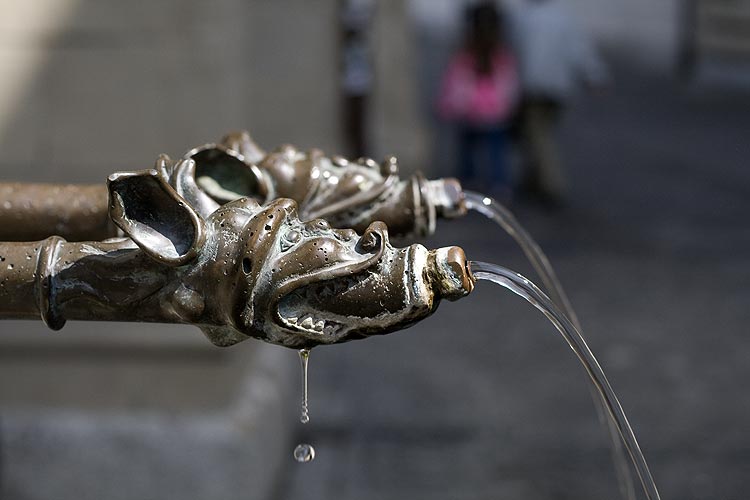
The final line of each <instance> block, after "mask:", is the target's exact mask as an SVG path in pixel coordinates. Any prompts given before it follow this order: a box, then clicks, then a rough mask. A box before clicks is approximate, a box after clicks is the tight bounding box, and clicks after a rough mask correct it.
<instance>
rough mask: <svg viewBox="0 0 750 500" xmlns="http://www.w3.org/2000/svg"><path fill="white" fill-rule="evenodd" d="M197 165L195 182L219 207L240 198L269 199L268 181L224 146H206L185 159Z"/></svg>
mask: <svg viewBox="0 0 750 500" xmlns="http://www.w3.org/2000/svg"><path fill="white" fill-rule="evenodd" d="M185 158H188V159H190V160H192V161H194V162H195V171H194V174H193V175H194V176H195V182H196V184H197V185H198V186H199V187H200V189H202V190H203V191H204V192H205V193H206V194H208V196H210V197H211V198H213V199H214V200H215V201H216V202H218V203H219V204H222V205H223V204H224V203H227V202H230V201H233V200H236V199H238V198H244V197H252V198H256V199H259V200H261V201H265V200H267V199H268V198H269V194H270V187H269V184H270V183H269V181H268V179H267V178H266V177H265V176H264V175H263V173H262V172H261V171H260V169H259V168H258V167H257V166H256V165H255V164H254V163H248V162H247V161H246V160H245V158H244V157H243V156H242V155H241V154H240V153H238V152H237V151H234V150H232V149H229V148H227V147H226V146H223V145H221V144H205V145H203V146H200V147H197V148H195V149H192V150H190V151H188V153H187V154H186V155H185Z"/></svg>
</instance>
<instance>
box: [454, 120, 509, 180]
mask: <svg viewBox="0 0 750 500" xmlns="http://www.w3.org/2000/svg"><path fill="white" fill-rule="evenodd" d="M458 154H459V177H460V178H461V180H463V181H471V180H474V179H475V178H476V177H477V176H479V178H480V179H482V180H485V179H487V178H489V179H490V180H491V182H492V187H495V188H507V187H510V181H509V178H508V177H509V176H508V159H507V155H508V131H507V128H506V127H504V126H499V125H498V126H493V127H486V128H482V127H476V126H471V125H463V126H461V128H460V129H459V141H458Z"/></svg>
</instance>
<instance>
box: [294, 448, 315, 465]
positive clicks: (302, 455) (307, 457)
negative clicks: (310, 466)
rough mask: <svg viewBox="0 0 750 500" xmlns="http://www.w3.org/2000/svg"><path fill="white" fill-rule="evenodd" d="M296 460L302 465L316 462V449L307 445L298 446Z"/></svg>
mask: <svg viewBox="0 0 750 500" xmlns="http://www.w3.org/2000/svg"><path fill="white" fill-rule="evenodd" d="M294 459H295V460H296V461H297V462H300V463H304V462H310V461H312V460H315V448H313V447H312V445H309V444H307V443H301V444H298V445H297V447H296V448H295V449H294Z"/></svg>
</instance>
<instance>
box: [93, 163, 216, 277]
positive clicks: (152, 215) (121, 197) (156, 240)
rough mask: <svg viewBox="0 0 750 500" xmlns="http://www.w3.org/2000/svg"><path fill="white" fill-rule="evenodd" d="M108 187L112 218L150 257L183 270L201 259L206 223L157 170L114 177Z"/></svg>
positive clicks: (109, 180) (118, 174)
mask: <svg viewBox="0 0 750 500" xmlns="http://www.w3.org/2000/svg"><path fill="white" fill-rule="evenodd" d="M107 186H108V188H109V216H110V218H111V219H112V221H114V223H115V224H117V226H118V227H119V228H120V229H122V230H123V231H124V232H125V234H126V235H128V236H129V237H130V238H131V239H132V240H133V241H134V242H135V244H136V245H138V246H139V247H140V248H141V250H143V251H144V252H145V253H146V254H147V255H148V256H149V257H151V258H153V259H155V260H157V261H159V262H162V263H164V264H166V265H168V266H181V265H183V264H186V263H187V262H190V261H191V260H193V259H194V258H195V257H196V256H197V255H198V252H199V249H200V247H201V245H202V244H203V240H204V238H205V236H204V222H203V219H201V217H200V216H199V215H198V214H197V213H196V212H195V210H193V209H192V208H191V207H190V206H189V205H188V203H187V202H186V201H185V200H184V199H183V198H182V197H181V196H180V195H179V194H177V192H176V191H175V190H174V189H173V188H172V187H171V186H170V185H169V184H167V182H166V181H165V180H164V178H163V177H162V176H161V175H160V174H159V173H158V172H157V171H156V170H142V171H140V172H124V173H116V174H112V175H110V176H109V178H108V179H107Z"/></svg>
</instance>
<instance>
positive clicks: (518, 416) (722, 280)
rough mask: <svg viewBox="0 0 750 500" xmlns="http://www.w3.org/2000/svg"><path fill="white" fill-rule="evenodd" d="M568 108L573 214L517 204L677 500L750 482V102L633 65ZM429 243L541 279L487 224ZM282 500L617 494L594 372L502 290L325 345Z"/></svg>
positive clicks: (451, 228) (720, 494) (459, 226)
mask: <svg viewBox="0 0 750 500" xmlns="http://www.w3.org/2000/svg"><path fill="white" fill-rule="evenodd" d="M617 81H618V84H617V86H616V87H614V88H612V89H611V90H610V92H609V93H607V94H605V95H601V96H595V97H589V98H582V99H581V100H580V103H579V105H578V106H577V107H574V108H572V109H570V113H569V114H568V116H567V119H566V123H565V127H564V131H563V140H564V150H565V155H566V160H567V164H568V167H569V174H570V175H569V177H570V181H571V184H572V196H571V199H570V204H569V206H568V207H567V209H566V210H564V211H563V212H561V213H548V212H545V211H543V210H541V209H539V208H538V207H535V206H533V205H529V204H523V203H519V204H517V205H516V207H515V211H516V213H517V215H518V217H519V218H520V220H521V221H522V222H524V223H525V224H527V225H528V228H529V230H530V231H531V233H532V234H533V235H535V236H536V237H537V238H538V240H539V242H540V243H541V245H542V247H543V248H544V249H545V250H546V251H547V252H548V254H549V256H550V258H551V260H552V262H553V264H554V265H555V266H556V268H557V269H558V271H559V275H560V277H561V279H562V281H563V283H564V284H565V285H566V288H567V291H568V292H569V295H570V298H571V300H572V302H573V304H574V306H575V308H576V310H577V311H578V313H579V316H580V319H581V322H582V324H583V326H584V329H585V333H586V334H587V336H588V338H589V341H590V346H591V348H592V349H593V351H594V352H595V353H596V354H597V356H598V357H599V360H600V362H601V364H602V365H603V367H604V369H605V371H606V372H607V373H608V375H609V377H610V381H611V383H612V384H613V386H614V388H615V390H616V391H617V392H618V394H619V396H620V398H621V401H622V403H623V406H624V408H625V410H626V412H627V413H628V415H629V417H630V419H631V422H632V424H633V426H634V428H635V431H636V434H637V436H638V437H639V439H640V442H641V445H642V448H643V450H644V453H645V455H646V457H647V459H648V460H649V462H650V465H651V467H652V471H653V474H654V477H655V478H656V481H657V483H658V485H659V487H660V490H661V493H662V496H663V498H674V499H696V500H697V499H718V498H721V499H737V500H739V499H742V498H746V497H747V491H748V489H749V488H750V426H749V425H748V421H750V420H749V417H750V395H748V391H747V390H745V388H744V385H745V383H746V381H747V380H749V379H750V335H748V327H747V325H748V324H750V307H748V306H749V305H750V288H749V287H748V283H749V282H750V263H749V261H748V256H750V228H749V226H748V223H747V219H746V218H747V216H748V215H750V169H748V168H747V167H748V158H750V142H748V140H747V137H748V132H750V99H749V98H748V94H746V93H732V92H729V91H725V90H721V89H716V88H714V89H712V88H701V87H695V86H680V85H677V84H675V83H673V82H670V81H667V80H664V79H659V78H657V77H641V76H639V75H634V74H632V73H630V72H623V74H622V75H618V79H617ZM427 243H428V245H429V246H437V245H445V244H459V245H462V246H463V247H464V248H465V249H466V252H467V254H468V255H469V256H470V257H471V258H474V259H477V260H485V261H490V262H497V263H500V264H503V265H506V266H507V267H511V268H513V269H517V270H520V271H521V272H523V273H525V274H526V275H527V276H529V277H532V279H533V273H532V272H531V270H530V269H529V266H528V265H527V264H526V263H525V262H524V261H523V259H522V258H521V256H520V255H519V254H520V252H519V251H518V250H517V249H516V248H515V247H514V244H513V243H512V242H511V241H510V240H509V238H508V237H505V236H503V235H502V234H501V233H500V231H499V230H496V229H494V228H493V227H492V226H490V225H489V224H488V223H487V222H485V221H484V220H482V219H480V218H479V217H475V216H472V217H469V218H466V219H464V220H461V221H455V222H451V223H442V224H441V225H440V228H439V231H438V236H436V237H435V238H433V239H431V240H430V241H428V242H427ZM310 375H311V381H310V392H311V402H310V411H311V419H312V420H311V423H310V424H308V425H307V426H302V425H298V426H297V432H298V439H299V440H305V441H308V442H310V443H312V444H314V445H315V447H316V450H317V458H316V459H315V461H314V462H313V463H309V464H305V465H299V464H296V463H294V462H293V461H292V458H291V449H290V450H289V459H288V468H287V471H286V473H285V475H284V478H283V480H282V481H281V482H280V484H279V488H278V490H277V492H276V495H275V499H276V500H293V499H297V498H299V499H302V498H304V499H305V500H315V499H321V500H322V499H331V498H335V499H338V500H347V499H352V500H354V499H356V500H368V499H385V498H408V499H411V500H415V499H430V500H442V499H445V500H449V499H469V498H471V499H498V498H503V499H519V500H521V499H523V500H533V499H540V500H541V499H550V498H556V499H576V500H581V499H588V498H591V499H600V498H617V487H616V483H615V480H614V477H613V474H612V472H611V465H610V460H609V452H608V445H607V441H606V437H605V434H604V433H603V432H602V431H601V429H600V427H599V426H598V424H597V422H596V417H595V411H594V409H593V407H592V404H591V401H590V399H589V393H588V390H587V388H586V380H585V376H584V373H583V370H582V369H581V367H580V366H579V365H578V363H577V361H576V360H575V359H574V356H573V354H572V353H571V351H570V349H568V348H567V347H566V346H565V345H564V343H563V342H562V340H561V339H560V338H559V337H558V335H557V334H556V332H555V331H554V330H553V328H552V327H551V326H550V325H549V324H548V323H547V322H546V321H545V320H544V318H543V317H542V316H541V315H540V314H538V313H537V312H536V311H535V310H533V309H532V308H531V307H530V306H528V305H527V304H526V303H524V302H523V301H521V300H520V299H518V298H516V297H514V296H511V295H510V294H509V293H508V292H505V291H504V290H502V289H500V288H498V287H495V286H493V285H492V284H480V285H479V286H478V288H477V290H475V292H474V294H473V296H471V297H468V298H466V299H464V300H463V301H462V302H458V303H444V304H442V305H441V307H440V309H439V310H438V311H437V313H436V314H435V315H434V316H433V317H432V318H430V319H428V320H427V321H425V322H423V323H421V324H419V325H417V326H415V327H413V328H412V329H410V330H408V331H405V332H401V333H397V334H393V335H391V336H387V337H384V338H376V339H370V340H367V341H363V342H355V343H352V344H347V345H342V346H335V347H331V348H327V349H319V350H315V351H313V352H312V354H311V359H310Z"/></svg>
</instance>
